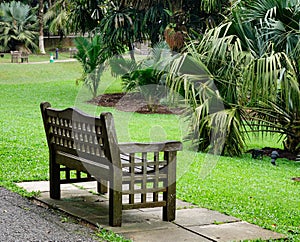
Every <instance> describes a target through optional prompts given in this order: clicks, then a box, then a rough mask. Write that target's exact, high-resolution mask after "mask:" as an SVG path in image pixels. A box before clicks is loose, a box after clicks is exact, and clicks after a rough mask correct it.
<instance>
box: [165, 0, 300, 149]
mask: <svg viewBox="0 0 300 242" xmlns="http://www.w3.org/2000/svg"><path fill="white" fill-rule="evenodd" d="M299 4H300V3H299V1H288V2H285V3H283V2H282V1H279V0H278V1H273V0H259V1H250V2H241V3H239V4H238V5H236V6H235V7H234V9H233V12H232V20H231V21H230V22H228V23H225V24H222V25H220V26H218V27H217V28H215V29H212V30H209V31H206V33H205V34H204V35H203V36H202V35H199V39H198V40H197V41H196V42H192V43H191V44H190V45H189V46H188V48H187V53H188V54H189V55H187V56H190V57H189V58H192V63H193V65H192V64H189V65H188V66H189V68H185V69H184V71H182V66H184V65H183V64H182V63H185V62H186V61H183V60H182V58H181V59H179V60H178V61H176V62H174V64H173V69H172V75H171V76H170V78H169V85H170V86H171V87H172V88H173V89H176V90H179V89H184V91H185V95H186V97H187V100H189V103H190V105H191V106H192V108H193V110H194V112H193V113H192V114H191V117H192V119H191V120H192V122H191V137H192V138H193V139H194V140H197V141H198V143H197V145H198V147H199V150H209V149H213V151H215V150H217V151H218V152H219V153H221V154H222V153H224V154H225V153H227V154H229V155H238V154H241V152H242V151H243V149H244V147H245V135H246V134H247V130H248V129H249V127H250V128H252V129H253V130H254V131H258V132H261V131H262V132H276V133H280V134H282V135H283V136H284V147H285V148H286V149H288V150H289V151H292V152H299V150H300V145H299V143H300V128H299V127H300V126H299V123H300V91H299V84H300V81H299V80H300V79H299V68H300V66H299V63H300V62H299V46H300V40H299V39H300V33H299V29H300V28H299V27H300V26H299V23H300V21H299V17H300V15H299V9H300V8H299ZM184 60H185V59H184ZM194 64H196V65H194ZM191 67H193V68H191ZM197 68H198V70H197ZM191 70H192V71H191ZM212 81H213V84H214V85H212ZM211 100H217V101H214V102H218V100H219V101H220V102H222V103H223V104H224V108H223V109H216V108H214V107H213V106H212V105H211ZM222 130H223V131H222ZM212 131H214V132H216V131H217V132H216V134H219V137H217V138H215V136H214V135H213V134H212ZM222 132H223V133H222ZM224 132H225V133H224ZM221 137H223V138H225V140H224V139H223V142H220V141H219V140H220V138H221ZM212 138H213V139H212ZM220 143H221V146H218V144H220ZM211 146H212V147H215V148H212V147H211ZM218 147H219V148H218Z"/></svg>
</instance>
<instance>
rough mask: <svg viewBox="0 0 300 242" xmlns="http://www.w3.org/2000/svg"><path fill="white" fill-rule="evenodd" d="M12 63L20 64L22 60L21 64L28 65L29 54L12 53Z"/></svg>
mask: <svg viewBox="0 0 300 242" xmlns="http://www.w3.org/2000/svg"><path fill="white" fill-rule="evenodd" d="M10 54H11V63H14V62H16V63H19V60H21V62H22V63H23V62H25V61H26V62H27V63H28V53H26V52H21V51H11V52H10Z"/></svg>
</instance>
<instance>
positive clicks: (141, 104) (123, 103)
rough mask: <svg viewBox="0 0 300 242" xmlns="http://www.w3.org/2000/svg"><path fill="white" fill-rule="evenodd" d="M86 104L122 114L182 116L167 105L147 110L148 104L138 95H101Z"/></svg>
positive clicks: (176, 109) (180, 109) (180, 110)
mask: <svg viewBox="0 0 300 242" xmlns="http://www.w3.org/2000/svg"><path fill="white" fill-rule="evenodd" d="M88 103H91V104H94V105H98V106H102V107H115V108H116V109H118V110H120V111H124V112H137V113H144V114H151V113H159V114H182V112H183V109H182V108H172V107H168V106H167V105H162V104H158V105H157V106H156V107H155V110H149V107H148V104H147V102H146V100H145V98H144V97H143V95H142V94H140V93H111V94H103V95H100V96H98V97H96V98H94V99H92V100H89V101H88Z"/></svg>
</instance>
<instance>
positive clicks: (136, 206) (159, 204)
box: [122, 201, 166, 210]
mask: <svg viewBox="0 0 300 242" xmlns="http://www.w3.org/2000/svg"><path fill="white" fill-rule="evenodd" d="M164 206H166V202H165V201H159V202H147V203H134V204H123V205H122V209H123V210H129V209H139V208H154V207H164Z"/></svg>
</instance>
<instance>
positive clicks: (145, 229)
mask: <svg viewBox="0 0 300 242" xmlns="http://www.w3.org/2000/svg"><path fill="white" fill-rule="evenodd" d="M18 185H19V186H20V187H23V188H24V189H26V190H27V191H40V194H39V196H37V197H36V198H35V199H37V200H39V201H40V202H43V203H45V204H47V205H48V206H50V207H54V208H57V209H59V210H62V211H64V212H66V213H68V214H70V215H73V216H75V217H78V218H80V219H83V220H86V221H87V222H89V223H91V224H93V225H96V226H97V225H99V226H101V227H103V228H105V229H109V230H112V231H114V232H115V233H118V234H122V235H123V236H124V237H125V238H128V239H132V240H133V241H134V242H146V241H149V242H150V241H151V242H152V241H156V242H159V241H164V242H168V241H170V242H171V241H176V242H181V241H190V242H192V241H197V242H201V241H216V242H217V241H220V242H221V241H242V240H254V239H264V240H267V239H279V238H284V236H283V235H281V234H278V233H275V232H272V231H269V230H266V229H262V228H260V227H258V226H256V225H252V224H249V223H247V222H244V221H241V220H239V219H237V218H234V217H231V216H227V215H224V214H221V213H219V212H216V211H211V210H208V209H204V208H199V207H196V206H193V205H192V204H189V203H186V202H182V201H179V200H177V211H176V220H175V221H174V222H163V221H162V220H161V216H162V209H161V208H151V209H138V210H127V211H123V223H122V227H110V226H109V225H108V199H107V197H106V196H98V195H95V191H96V183H95V182H86V183H77V184H76V185H73V184H67V185H62V199H61V200H53V199H50V198H49V183H48V182H46V181H40V182H23V183H18Z"/></svg>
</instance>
